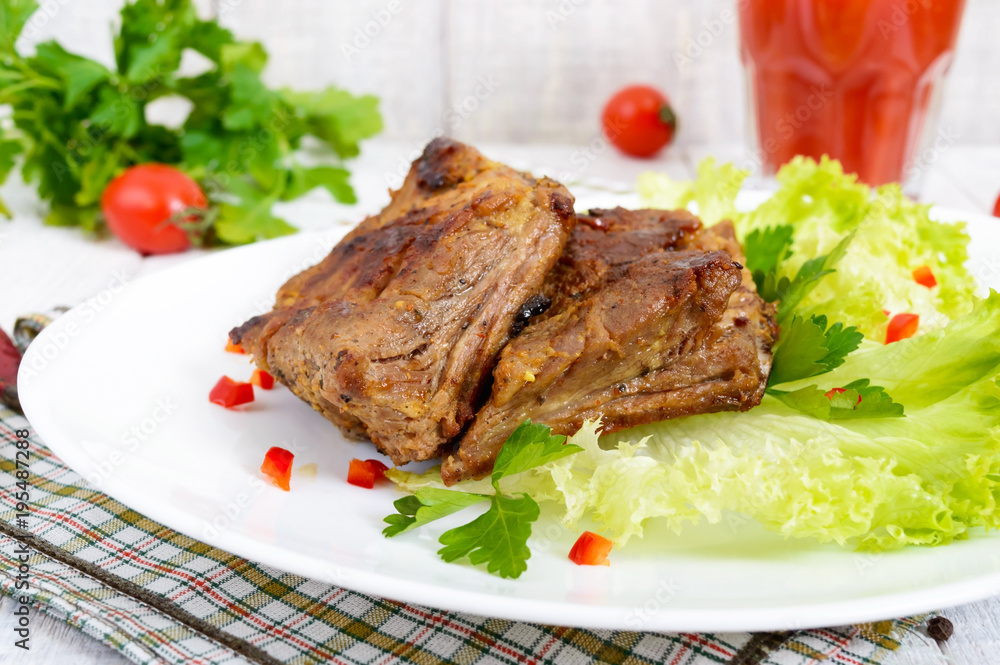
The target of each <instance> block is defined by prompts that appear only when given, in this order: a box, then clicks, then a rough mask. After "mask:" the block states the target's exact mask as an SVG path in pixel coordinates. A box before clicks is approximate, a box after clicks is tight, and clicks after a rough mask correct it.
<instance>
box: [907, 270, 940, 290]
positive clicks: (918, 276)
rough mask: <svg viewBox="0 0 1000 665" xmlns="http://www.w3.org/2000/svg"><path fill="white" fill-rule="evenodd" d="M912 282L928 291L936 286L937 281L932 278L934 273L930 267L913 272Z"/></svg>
mask: <svg viewBox="0 0 1000 665" xmlns="http://www.w3.org/2000/svg"><path fill="white" fill-rule="evenodd" d="M913 281H915V282H916V283H917V284H919V285H920V286H926V287H927V288H928V289H933V288H934V287H935V286H937V279H936V278H935V277H934V273H933V272H931V267H930V266H920V267H919V268H917V269H916V270H914V271H913Z"/></svg>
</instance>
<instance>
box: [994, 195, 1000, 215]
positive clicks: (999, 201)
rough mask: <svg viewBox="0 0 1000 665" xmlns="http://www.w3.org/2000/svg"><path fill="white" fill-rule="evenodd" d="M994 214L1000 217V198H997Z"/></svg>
mask: <svg viewBox="0 0 1000 665" xmlns="http://www.w3.org/2000/svg"><path fill="white" fill-rule="evenodd" d="M993 214H994V215H996V216H997V217H1000V196H998V197H997V203H996V205H995V206H993Z"/></svg>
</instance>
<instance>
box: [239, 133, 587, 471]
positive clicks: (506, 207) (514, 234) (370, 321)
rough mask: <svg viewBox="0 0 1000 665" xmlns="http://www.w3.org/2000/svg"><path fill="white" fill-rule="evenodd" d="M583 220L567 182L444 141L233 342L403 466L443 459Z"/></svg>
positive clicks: (433, 145) (438, 141)
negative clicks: (528, 307) (380, 208)
mask: <svg viewBox="0 0 1000 665" xmlns="http://www.w3.org/2000/svg"><path fill="white" fill-rule="evenodd" d="M572 209H573V198H572V196H571V195H570V194H569V192H568V191H566V190H565V188H563V187H562V186H561V185H559V184H558V183H556V182H554V181H552V180H549V179H546V178H542V179H537V180H536V179H535V178H532V177H531V176H530V175H527V174H522V173H519V172H517V171H514V170H513V169H510V168H508V167H506V166H504V165H502V164H498V163H496V162H491V161H489V160H487V159H486V158H484V157H483V156H482V155H481V154H479V153H478V152H477V151H476V150H474V149H472V148H470V147H468V146H465V145H463V144H461V143H457V142H455V141H451V140H449V139H436V140H434V141H432V142H431V144H430V145H428V146H427V148H426V149H425V150H424V153H423V154H422V155H421V157H420V158H419V159H417V161H416V162H415V163H414V164H413V166H412V167H411V169H410V172H409V174H408V176H407V178H406V180H405V181H404V183H403V185H402V186H401V187H400V189H399V190H398V191H395V192H393V193H392V200H391V201H390V203H389V205H388V206H387V207H386V208H385V209H384V210H383V211H382V212H381V213H379V214H378V215H375V216H373V217H369V218H368V219H366V220H364V221H363V222H362V223H361V224H359V225H358V227H357V228H355V229H354V230H353V231H351V232H350V233H349V234H348V235H347V236H346V237H345V238H344V239H343V240H342V241H341V242H340V243H338V244H337V246H336V247H334V248H333V250H332V251H331V252H330V254H329V255H328V256H327V257H326V258H325V259H323V260H322V261H321V262H320V263H319V264H318V265H316V266H314V267H312V268H309V269H307V270H304V271H302V272H301V273H299V274H298V275H295V276H294V277H292V278H291V279H289V280H288V282H286V283H285V285H284V286H282V287H281V289H280V290H279V291H278V296H277V300H276V304H275V308H274V309H273V310H272V311H271V312H269V313H268V314H264V315H262V316H258V317H254V318H252V319H250V320H249V321H247V322H246V323H244V324H243V325H241V326H239V327H237V328H235V329H234V330H233V331H232V332H231V333H230V335H231V338H232V339H233V340H234V341H239V342H241V343H242V344H243V347H244V349H245V350H246V351H247V352H248V353H250V354H252V355H253V357H254V360H255V361H256V362H257V364H258V366H259V367H261V368H262V369H266V370H268V371H270V372H271V373H272V374H274V375H275V376H276V377H277V378H278V379H279V380H280V381H281V382H282V383H284V384H285V385H287V386H288V387H289V388H290V389H291V390H292V391H293V392H295V394H297V395H298V396H299V397H301V398H302V399H303V400H305V401H307V402H309V403H310V404H311V405H312V406H313V407H314V408H315V409H316V410H318V411H319V412H320V413H322V414H323V415H324V416H325V417H326V418H328V419H329V420H331V421H332V422H334V423H335V424H337V425H338V426H339V427H340V428H341V429H342V430H343V431H344V432H345V433H347V434H349V435H352V436H358V437H369V438H370V439H371V440H372V441H373V442H375V444H376V446H378V448H379V449H380V450H381V451H382V452H384V453H386V454H387V455H389V456H390V457H391V458H392V459H393V461H394V462H396V463H397V464H403V463H406V462H408V461H415V460H423V459H429V458H433V457H437V456H440V454H441V450H442V448H443V446H444V445H445V444H446V443H447V442H448V441H449V440H451V439H452V438H454V437H455V436H457V435H458V434H459V433H460V432H461V431H462V430H463V428H464V427H465V426H466V425H467V424H468V422H469V421H470V420H471V419H472V418H473V416H474V413H475V409H476V407H477V406H478V404H479V403H480V401H481V400H482V397H483V393H484V392H486V391H488V386H489V383H490V381H491V374H490V373H491V370H492V368H493V366H494V364H495V362H496V358H497V355H498V353H499V351H500V349H501V348H502V347H503V345H504V344H505V343H506V342H507V340H508V339H509V338H510V336H511V333H512V328H513V327H514V326H515V322H516V320H517V319H518V317H519V316H523V311H522V310H523V305H525V304H526V303H527V302H528V301H530V300H531V298H532V297H533V296H534V295H535V294H537V293H538V292H539V291H540V290H541V287H542V284H543V281H544V279H545V276H546V274H547V273H548V272H549V271H550V269H551V267H552V265H553V264H554V263H555V262H556V261H557V260H558V257H559V256H560V254H561V253H562V250H563V246H564V245H565V242H566V240H567V238H568V236H569V233H570V232H571V230H572V228H573V225H574V224H575V222H576V218H575V216H574V215H573V214H572ZM567 211H568V212H567Z"/></svg>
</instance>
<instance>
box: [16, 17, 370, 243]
mask: <svg viewBox="0 0 1000 665" xmlns="http://www.w3.org/2000/svg"><path fill="white" fill-rule="evenodd" d="M37 7H38V5H37V3H36V2H35V0H0V107H2V106H9V107H10V109H11V114H10V115H11V118H10V119H9V121H7V124H5V125H4V126H2V127H0V182H3V180H5V179H6V177H7V176H8V175H9V173H10V172H11V171H12V170H13V169H14V167H15V165H16V164H17V162H18V160H19V156H21V155H23V162H22V175H23V177H24V180H25V181H26V182H30V183H35V184H37V187H38V193H39V196H40V197H41V198H42V199H43V200H45V201H47V202H48V203H49V206H50V208H49V213H48V215H47V217H46V219H45V221H46V223H48V224H54V225H60V226H81V227H83V228H84V229H86V230H89V231H97V230H99V229H100V227H101V224H102V222H101V215H100V200H101V194H102V193H103V191H104V188H105V187H106V186H107V184H108V183H109V182H110V181H111V180H112V179H113V178H114V177H115V176H116V175H118V174H119V173H121V172H122V171H123V170H124V169H126V168H128V167H129V166H132V165H134V164H139V163H144V162H158V163H163V164H171V165H174V166H176V167H178V168H180V169H181V170H183V171H184V172H186V173H187V174H188V175H190V176H192V177H193V178H194V179H196V180H197V181H198V182H199V183H200V184H201V185H202V188H203V189H204V190H205V191H206V194H208V196H209V198H210V199H211V200H212V201H213V204H214V205H215V206H217V208H218V210H217V214H216V216H215V217H214V219H215V227H214V233H212V235H211V237H213V238H214V239H215V240H216V241H218V242H221V243H226V244H240V243H247V242H253V241H254V240H257V239H260V238H272V237H276V236H280V235H286V234H288V233H292V232H294V231H295V229H294V227H292V226H291V225H289V224H288V223H287V222H286V221H284V220H282V219H280V218H278V217H276V216H274V215H273V214H272V206H273V204H274V203H276V202H278V201H288V200H291V199H294V198H296V197H299V196H301V195H302V194H304V193H305V192H307V191H309V190H311V189H313V188H315V187H324V188H326V189H327V190H328V191H329V192H330V194H332V195H333V197H334V198H335V199H336V200H337V201H340V202H343V203H353V202H354V201H355V200H356V199H355V195H354V191H353V190H352V188H351V186H350V183H349V180H348V178H349V175H350V174H349V172H348V171H347V169H345V168H344V167H343V166H342V160H344V159H346V158H349V157H353V156H356V155H357V154H358V152H359V147H358V144H359V142H360V141H361V140H362V139H365V138H368V137H370V136H373V135H374V134H376V133H378V132H379V131H380V130H381V128H382V119H381V116H380V115H379V112H378V100H377V99H376V98H375V97H373V96H370V95H364V96H355V95H352V94H350V93H348V92H346V91H344V90H340V89H337V88H333V87H329V88H326V89H325V90H321V91H317V92H296V91H292V90H288V89H280V90H272V89H269V88H268V87H267V86H265V85H264V83H263V82H262V81H261V71H262V70H263V69H264V65H265V64H266V62H267V54H266V53H265V51H264V49H263V48H262V47H261V45H260V44H258V43H256V42H246V41H237V40H236V39H235V38H234V37H233V34H232V33H231V32H230V31H229V30H227V29H225V28H223V27H221V26H220V25H219V24H218V23H217V22H216V21H214V20H203V19H200V18H199V17H198V16H197V14H196V12H195V9H194V7H193V5H192V3H191V0H135V1H134V2H130V3H128V4H126V5H125V7H124V8H123V9H122V11H121V21H120V27H118V29H117V32H116V34H114V53H115V65H114V68H113V69H109V68H107V67H105V66H104V65H102V64H100V63H98V62H95V61H94V60H90V59H88V58H84V57H81V56H79V55H75V54H73V53H71V52H69V51H67V50H66V49H65V48H63V47H62V46H61V45H59V44H58V43H56V42H54V41H47V42H44V43H41V44H38V45H37V47H36V49H35V54H34V55H24V54H22V53H20V52H19V49H18V48H17V45H16V43H17V41H18V38H19V36H20V34H21V32H22V30H23V28H24V27H25V25H26V23H27V22H28V20H29V19H30V17H31V15H32V13H33V12H34V11H35V10H36V9H37ZM187 50H190V51H195V52H197V53H199V54H201V55H202V56H204V58H205V59H207V66H208V68H207V70H206V71H204V72H203V73H200V74H198V75H195V76H181V75H180V74H179V72H178V69H179V67H180V63H181V57H182V54H183V53H184V52H185V51H187ZM164 97H182V98H186V99H187V100H189V101H190V103H191V105H192V108H191V111H190V112H189V114H188V116H187V118H186V119H185V120H184V122H183V124H182V125H181V126H180V127H177V128H170V127H166V126H163V125H159V124H153V123H151V122H149V120H148V119H147V117H146V107H147V106H148V105H149V104H150V103H151V102H153V101H154V100H157V99H161V98H164ZM307 136H311V137H314V138H315V139H318V141H319V142H321V143H322V144H323V145H325V146H327V147H328V148H329V149H330V150H331V152H332V154H331V155H330V157H331V159H330V160H329V161H330V163H329V164H323V165H319V166H315V165H311V166H304V165H302V164H301V163H300V162H299V161H297V159H296V151H297V149H298V148H299V147H300V146H301V145H302V142H303V140H304V139H305V138H306V137H307ZM0 213H2V214H4V215H6V216H8V217H9V216H10V212H9V210H7V208H6V207H5V206H4V204H3V202H2V201H0Z"/></svg>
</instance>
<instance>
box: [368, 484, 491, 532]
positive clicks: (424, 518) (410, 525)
mask: <svg viewBox="0 0 1000 665" xmlns="http://www.w3.org/2000/svg"><path fill="white" fill-rule="evenodd" d="M489 498H490V497H489V496H487V495H486V494H472V493H470V492H459V491H455V490H443V489H438V488H436V487H422V488H420V489H419V490H417V492H416V493H415V494H410V495H409V496H404V497H403V498H402V499H397V500H396V502H395V503H393V504H392V505H393V506H395V507H396V510H397V511H399V512H398V513H396V514H394V515H389V516H388V517H386V518H385V519H384V520H383V521H384V522H386V523H387V524H388V525H389V526H387V527H386V528H385V529H383V531H382V534H383V535H384V536H386V537H387V538H391V537H392V536H398V535H399V534H401V533H406V532H407V531H409V530H411V529H416V528H417V527H418V526H423V525H424V524H427V523H428V522H433V521H434V520H437V519H441V518H442V517H447V516H448V515H451V514H452V513H457V512H458V511H460V510H462V509H463V508H468V507H469V506H472V505H475V504H477V503H479V502H480V501H486V500H488V499H489Z"/></svg>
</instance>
